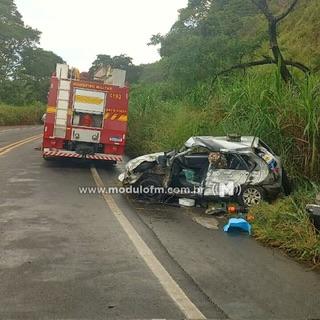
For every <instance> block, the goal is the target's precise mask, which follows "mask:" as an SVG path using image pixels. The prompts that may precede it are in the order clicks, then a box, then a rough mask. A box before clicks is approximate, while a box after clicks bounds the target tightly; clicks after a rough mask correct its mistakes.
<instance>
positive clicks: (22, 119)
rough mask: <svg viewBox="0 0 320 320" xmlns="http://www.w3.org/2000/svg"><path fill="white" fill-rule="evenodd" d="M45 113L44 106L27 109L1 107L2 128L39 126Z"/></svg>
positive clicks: (0, 123)
mask: <svg viewBox="0 0 320 320" xmlns="http://www.w3.org/2000/svg"><path fill="white" fill-rule="evenodd" d="M44 112H45V107H44V106H42V105H34V106H26V107H15V106H8V105H0V126H13V125H30V124H38V123H40V122H41V117H42V116H43V114H44Z"/></svg>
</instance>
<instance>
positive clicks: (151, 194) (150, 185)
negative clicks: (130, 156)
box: [138, 175, 163, 201]
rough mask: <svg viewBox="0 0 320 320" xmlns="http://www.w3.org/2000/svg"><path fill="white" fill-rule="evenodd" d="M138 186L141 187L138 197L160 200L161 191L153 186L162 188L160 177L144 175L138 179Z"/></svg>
mask: <svg viewBox="0 0 320 320" xmlns="http://www.w3.org/2000/svg"><path fill="white" fill-rule="evenodd" d="M138 186H139V187H140V188H141V189H142V190H141V191H142V192H141V193H139V198H140V199H143V200H149V201H160V200H161V199H162V197H163V193H161V192H158V190H155V188H158V189H159V188H162V187H163V186H162V183H161V178H160V177H158V176H156V175H145V176H142V178H141V179H140V181H139V183H138Z"/></svg>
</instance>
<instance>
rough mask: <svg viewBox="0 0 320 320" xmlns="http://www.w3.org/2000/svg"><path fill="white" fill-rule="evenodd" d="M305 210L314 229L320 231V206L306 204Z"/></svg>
mask: <svg viewBox="0 0 320 320" xmlns="http://www.w3.org/2000/svg"><path fill="white" fill-rule="evenodd" d="M306 210H307V212H308V215H309V218H310V220H311V221H312V223H313V224H314V226H315V228H316V229H317V230H318V231H320V205H319V204H308V205H307V207H306Z"/></svg>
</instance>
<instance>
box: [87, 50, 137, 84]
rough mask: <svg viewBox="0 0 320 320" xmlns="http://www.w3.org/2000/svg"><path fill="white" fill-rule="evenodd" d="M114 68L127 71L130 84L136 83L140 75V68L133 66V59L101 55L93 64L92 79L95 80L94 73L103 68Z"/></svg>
mask: <svg viewBox="0 0 320 320" xmlns="http://www.w3.org/2000/svg"><path fill="white" fill-rule="evenodd" d="M108 66H110V67H112V68H118V69H122V70H126V71H127V80H128V81H129V82H136V81H137V80H138V78H139V75H140V72H141V70H140V68H139V67H138V66H135V65H133V63H132V58H131V57H129V56H127V55H125V54H121V55H119V56H114V57H111V56H110V55H106V54H99V55H98V56H97V58H96V60H95V61H94V62H93V63H92V66H91V68H90V70H89V74H90V77H91V78H93V75H94V73H95V72H96V71H97V70H98V69H99V68H101V67H108Z"/></svg>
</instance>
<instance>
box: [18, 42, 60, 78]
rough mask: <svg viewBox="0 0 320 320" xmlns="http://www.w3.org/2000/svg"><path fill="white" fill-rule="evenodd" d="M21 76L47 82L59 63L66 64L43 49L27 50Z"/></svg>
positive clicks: (23, 57)
mask: <svg viewBox="0 0 320 320" xmlns="http://www.w3.org/2000/svg"><path fill="white" fill-rule="evenodd" d="M21 57H22V64H21V70H20V72H21V76H22V77H23V76H27V77H28V78H30V79H32V80H36V81H42V80H47V79H48V78H50V76H51V74H52V73H53V72H54V70H55V68H56V65H57V63H64V61H63V59H62V58H61V57H59V56H58V55H56V54H55V53H53V52H52V51H46V50H43V49H41V48H26V49H25V50H24V51H23V52H22V54H21Z"/></svg>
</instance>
